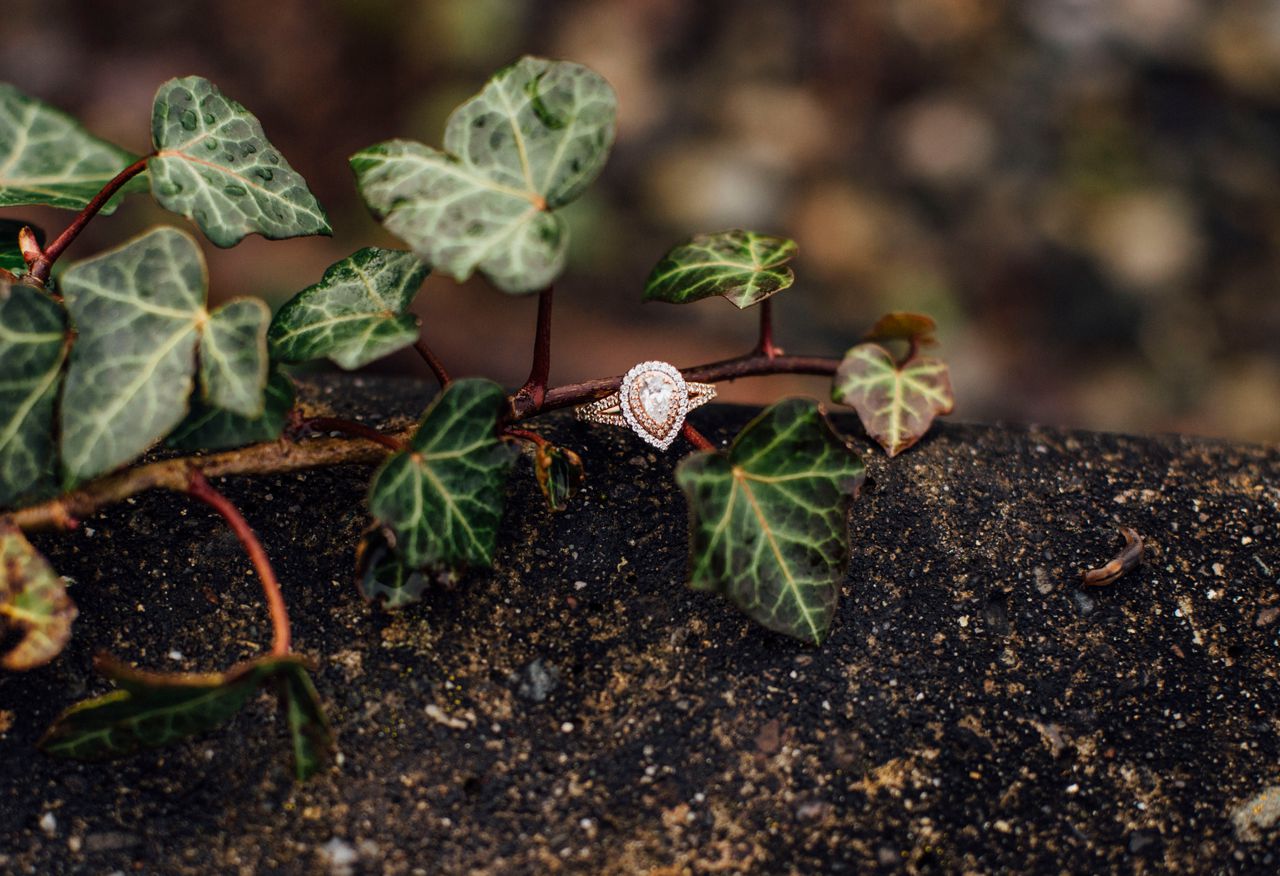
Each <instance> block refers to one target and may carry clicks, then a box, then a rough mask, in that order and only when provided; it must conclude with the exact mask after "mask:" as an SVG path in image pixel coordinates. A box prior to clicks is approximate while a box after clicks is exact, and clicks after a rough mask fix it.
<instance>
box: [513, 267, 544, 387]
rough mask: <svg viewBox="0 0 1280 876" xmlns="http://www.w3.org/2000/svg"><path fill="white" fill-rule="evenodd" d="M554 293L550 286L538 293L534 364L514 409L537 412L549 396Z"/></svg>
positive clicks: (530, 368)
mask: <svg viewBox="0 0 1280 876" xmlns="http://www.w3.org/2000/svg"><path fill="white" fill-rule="evenodd" d="M553 296H554V291H553V290H552V288H551V287H550V286H548V287H547V288H545V289H543V290H542V291H541V292H540V293H538V328H537V332H536V334H535V335H534V339H533V364H532V365H530V367H529V379H528V380H526V381H525V382H524V386H522V387H520V389H519V390H517V392H516V394H515V396H514V399H513V401H512V409H513V410H514V409H516V408H517V406H519V407H520V408H522V409H524V410H528V411H531V412H536V411H538V410H540V409H541V408H542V401H543V399H544V398H546V395H547V380H548V379H549V378H550V377H551V303H552V299H553Z"/></svg>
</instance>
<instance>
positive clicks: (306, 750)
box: [278, 660, 333, 781]
mask: <svg viewBox="0 0 1280 876" xmlns="http://www.w3.org/2000/svg"><path fill="white" fill-rule="evenodd" d="M278 683H279V685H280V688H281V690H280V696H281V699H282V700H283V705H284V713H285V720H286V722H287V723H288V725H289V737H290V741H291V742H292V745H293V772H294V775H295V776H297V778H298V780H299V781H306V780H307V779H309V778H311V777H312V776H313V775H315V774H316V772H318V771H319V770H320V768H321V767H323V766H324V765H325V763H326V762H327V761H328V759H329V755H330V754H331V753H332V751H333V736H332V735H331V734H330V732H329V720H328V718H326V717H325V714H324V706H323V705H321V703H320V695H319V694H317V693H316V687H315V685H314V684H312V683H311V676H310V675H309V674H308V673H307V670H306V668H305V667H304V666H303V665H302V663H301V662H300V661H297V660H289V661H282V662H281V664H280V676H279V682H278Z"/></svg>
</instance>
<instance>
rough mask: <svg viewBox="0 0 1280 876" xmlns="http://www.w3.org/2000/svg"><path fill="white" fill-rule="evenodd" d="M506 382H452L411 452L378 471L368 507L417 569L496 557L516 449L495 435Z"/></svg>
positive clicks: (488, 561) (425, 416) (426, 416)
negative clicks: (494, 553) (503, 383)
mask: <svg viewBox="0 0 1280 876" xmlns="http://www.w3.org/2000/svg"><path fill="white" fill-rule="evenodd" d="M506 406H507V397H506V394H505V393H504V392H503V391H502V387H500V386H498V384H496V383H494V382H493V381H490V380H483V379H480V378H466V379H463V380H455V381H454V382H453V383H451V384H449V386H448V388H446V389H445V390H444V391H443V392H442V393H440V395H439V396H437V397H436V399H435V401H433V402H432V403H431V405H430V406H429V407H428V408H427V410H426V413H424V414H423V416H422V421H421V423H420V424H419V426H418V430H417V432H416V433H414V436H413V438H412V439H411V441H410V442H409V443H410V447H409V449H408V450H406V451H403V452H401V453H396V454H394V455H392V456H391V458H389V459H388V460H387V461H386V462H385V463H384V464H383V466H382V468H380V469H378V471H377V473H376V474H375V475H374V476H373V483H372V484H371V485H370V488H369V510H370V511H371V512H372V513H373V516H374V517H375V518H377V519H378V520H379V521H381V523H382V524H383V525H385V526H386V527H387V528H388V530H389V531H390V533H391V534H392V537H393V538H394V545H395V549H396V551H397V552H398V553H399V554H400V556H401V557H402V558H403V559H404V561H405V562H406V563H408V565H409V566H411V567H413V568H419V569H420V568H426V567H445V568H454V567H458V566H464V565H479V566H488V565H490V564H491V563H492V562H493V551H494V547H495V544H496V542H497V530H498V521H499V520H500V519H501V517H502V506H503V502H504V499H505V490H504V487H505V484H506V478H507V473H508V471H509V470H510V468H511V464H512V462H513V461H514V457H515V455H516V453H517V451H516V450H515V449H514V448H512V447H510V446H509V445H508V444H507V443H506V442H504V441H502V440H500V439H499V438H498V436H497V425H498V417H499V416H500V415H501V414H502V412H503V411H504V410H505V409H506Z"/></svg>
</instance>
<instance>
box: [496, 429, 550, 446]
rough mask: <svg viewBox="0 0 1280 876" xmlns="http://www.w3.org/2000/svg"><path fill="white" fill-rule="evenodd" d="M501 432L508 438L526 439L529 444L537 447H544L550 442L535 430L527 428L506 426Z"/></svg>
mask: <svg viewBox="0 0 1280 876" xmlns="http://www.w3.org/2000/svg"><path fill="white" fill-rule="evenodd" d="M502 434H503V435H505V436H507V437H510V438H518V439H520V440H521V441H528V442H529V443H530V444H534V445H536V446H538V447H546V446H547V444H548V443H550V442H548V441H547V439H546V438H543V437H542V436H541V435H539V434H538V433H537V432H530V431H529V430H528V429H513V428H510V427H508V428H506V429H503V430H502Z"/></svg>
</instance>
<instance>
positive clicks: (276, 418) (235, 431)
mask: <svg viewBox="0 0 1280 876" xmlns="http://www.w3.org/2000/svg"><path fill="white" fill-rule="evenodd" d="M294 396H295V392H294V388H293V381H292V380H290V379H289V378H288V376H286V375H285V374H283V373H282V372H280V371H279V370H277V369H272V371H271V373H270V375H269V376H268V378H267V389H266V392H265V394H264V396H263V399H264V405H263V411H262V413H261V414H260V415H259V416H257V417H245V416H242V415H240V414H233V413H231V412H230V411H226V410H223V409H222V408H215V407H211V406H210V405H208V404H205V403H204V402H202V401H201V400H200V399H199V397H194V398H192V400H191V413H189V414H187V417H186V419H184V420H183V421H182V422H181V423H179V424H178V427H177V428H176V429H174V430H173V432H172V433H171V434H170V435H169V437H168V438H167V439H165V443H166V444H168V445H169V446H170V447H174V448H176V449H178V450H224V449H226V448H230V447H243V446H244V445H246V444H258V443H260V442H262V441H274V440H275V439H277V438H279V437H280V433H281V432H283V431H284V427H285V423H287V422H288V420H289V411H291V410H292V409H293V400H294Z"/></svg>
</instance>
